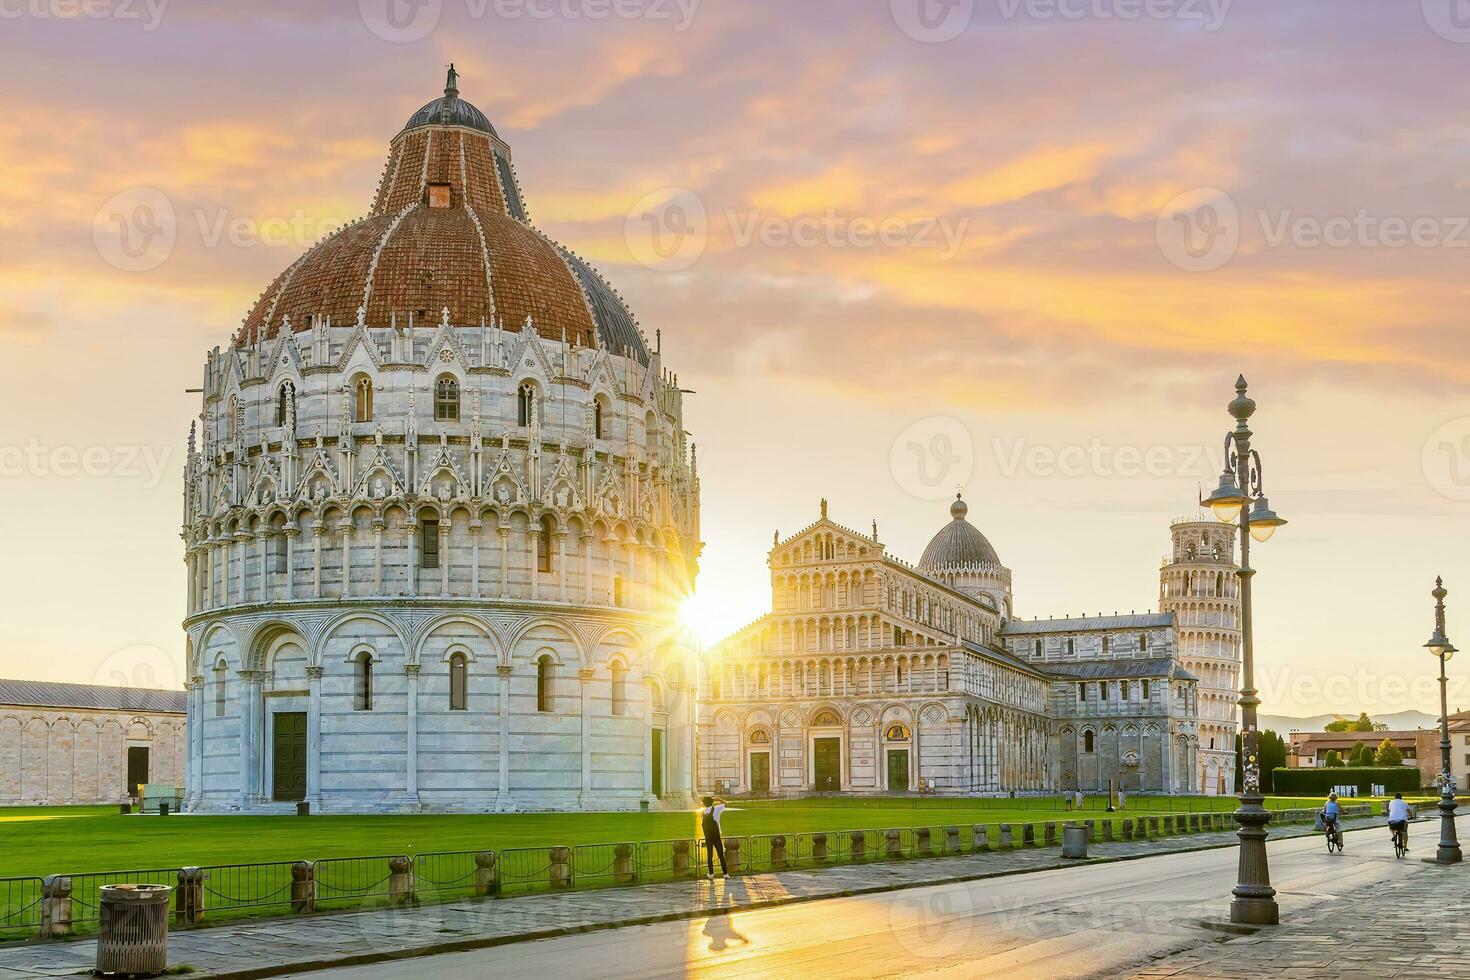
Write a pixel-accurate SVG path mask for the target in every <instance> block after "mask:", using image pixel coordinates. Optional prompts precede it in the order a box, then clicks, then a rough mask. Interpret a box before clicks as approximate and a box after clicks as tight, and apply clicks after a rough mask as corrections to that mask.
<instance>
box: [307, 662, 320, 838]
mask: <svg viewBox="0 0 1470 980" xmlns="http://www.w3.org/2000/svg"><path fill="white" fill-rule="evenodd" d="M306 685H307V687H308V689H309V690H310V700H309V701H308V702H307V705H306V802H308V803H310V804H311V808H312V810H313V811H315V810H316V808H317V807H318V806H320V805H321V799H322V668H321V666H320V665H318V664H311V665H309V666H308V667H307V668H306Z"/></svg>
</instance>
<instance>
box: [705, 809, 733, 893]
mask: <svg viewBox="0 0 1470 980" xmlns="http://www.w3.org/2000/svg"><path fill="white" fill-rule="evenodd" d="M701 802H702V803H703V804H704V806H703V807H701V808H700V810H699V829H700V831H701V832H702V833H703V834H704V857H705V864H706V867H707V868H708V869H709V880H710V881H714V880H715V855H716V854H718V855H719V856H720V877H721V878H724V877H727V876H728V875H729V874H730V872H729V870H728V869H726V867H725V839H724V837H723V836H721V832H720V818H721V817H722V816H724V815H725V801H724V800H722V799H719V798H717V797H714V796H706V797H705V798H704V799H703V800H702V801H701Z"/></svg>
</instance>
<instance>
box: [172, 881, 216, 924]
mask: <svg viewBox="0 0 1470 980" xmlns="http://www.w3.org/2000/svg"><path fill="white" fill-rule="evenodd" d="M208 877H209V875H208V873H206V872H204V871H202V870H200V869H199V868H196V867H188V868H180V869H179V887H178V888H177V889H176V890H175V891H174V909H175V911H176V913H177V917H178V923H179V925H181V926H197V925H198V924H199V923H201V922H203V921H204V882H205V880H206V879H207V878H208Z"/></svg>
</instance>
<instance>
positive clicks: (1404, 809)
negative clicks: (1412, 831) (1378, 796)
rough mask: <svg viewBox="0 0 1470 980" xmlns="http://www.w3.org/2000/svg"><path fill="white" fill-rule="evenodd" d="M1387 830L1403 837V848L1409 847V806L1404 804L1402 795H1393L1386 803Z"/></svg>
mask: <svg viewBox="0 0 1470 980" xmlns="http://www.w3.org/2000/svg"><path fill="white" fill-rule="evenodd" d="M1388 829H1389V831H1390V832H1392V833H1393V834H1395V835H1399V834H1401V835H1403V841H1404V846H1405V847H1408V845H1409V804H1408V803H1406V802H1404V794H1403V793H1395V794H1393V799H1391V800H1389V801H1388Z"/></svg>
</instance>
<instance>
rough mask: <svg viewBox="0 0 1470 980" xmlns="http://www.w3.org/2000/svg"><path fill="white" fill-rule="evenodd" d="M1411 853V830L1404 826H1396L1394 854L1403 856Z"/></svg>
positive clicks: (1397, 856) (1399, 856) (1398, 856)
mask: <svg viewBox="0 0 1470 980" xmlns="http://www.w3.org/2000/svg"><path fill="white" fill-rule="evenodd" d="M1408 853H1409V832H1408V830H1407V829H1405V828H1402V827H1395V828H1394V831H1393V856H1394V857H1396V858H1401V857H1403V856H1404V855H1405V854H1408Z"/></svg>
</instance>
